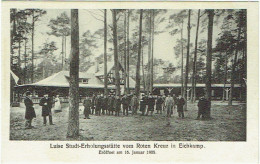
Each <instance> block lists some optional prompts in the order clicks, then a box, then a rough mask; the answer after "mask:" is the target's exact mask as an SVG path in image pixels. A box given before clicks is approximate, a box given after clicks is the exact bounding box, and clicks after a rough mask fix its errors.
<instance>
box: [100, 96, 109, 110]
mask: <svg viewBox="0 0 260 164" xmlns="http://www.w3.org/2000/svg"><path fill="white" fill-rule="evenodd" d="M101 101H102V108H103V109H105V110H106V109H107V106H108V105H107V101H108V100H107V97H102V99H101Z"/></svg>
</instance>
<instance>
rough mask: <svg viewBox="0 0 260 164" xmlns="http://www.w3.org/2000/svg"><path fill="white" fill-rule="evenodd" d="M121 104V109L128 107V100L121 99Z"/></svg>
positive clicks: (125, 98) (126, 98)
mask: <svg viewBox="0 0 260 164" xmlns="http://www.w3.org/2000/svg"><path fill="white" fill-rule="evenodd" d="M122 104H123V108H127V107H128V106H129V98H128V97H123V98H122Z"/></svg>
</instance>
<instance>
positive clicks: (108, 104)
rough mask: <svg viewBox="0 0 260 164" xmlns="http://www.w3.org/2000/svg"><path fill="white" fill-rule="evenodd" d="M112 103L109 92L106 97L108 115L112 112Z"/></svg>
mask: <svg viewBox="0 0 260 164" xmlns="http://www.w3.org/2000/svg"><path fill="white" fill-rule="evenodd" d="M113 103H114V102H113V98H112V96H111V94H109V95H108V98H107V108H108V115H110V113H111V112H113Z"/></svg>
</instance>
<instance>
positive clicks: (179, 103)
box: [176, 98, 185, 112]
mask: <svg viewBox="0 0 260 164" xmlns="http://www.w3.org/2000/svg"><path fill="white" fill-rule="evenodd" d="M176 105H177V112H183V106H184V105H185V100H184V98H180V99H177V102H176Z"/></svg>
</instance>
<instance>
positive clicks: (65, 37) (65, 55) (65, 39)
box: [64, 35, 67, 70]
mask: <svg viewBox="0 0 260 164" xmlns="http://www.w3.org/2000/svg"><path fill="white" fill-rule="evenodd" d="M66 42H67V36H66V35H65V36H64V65H65V70H66V63H67V60H66V57H67V53H66Z"/></svg>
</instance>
